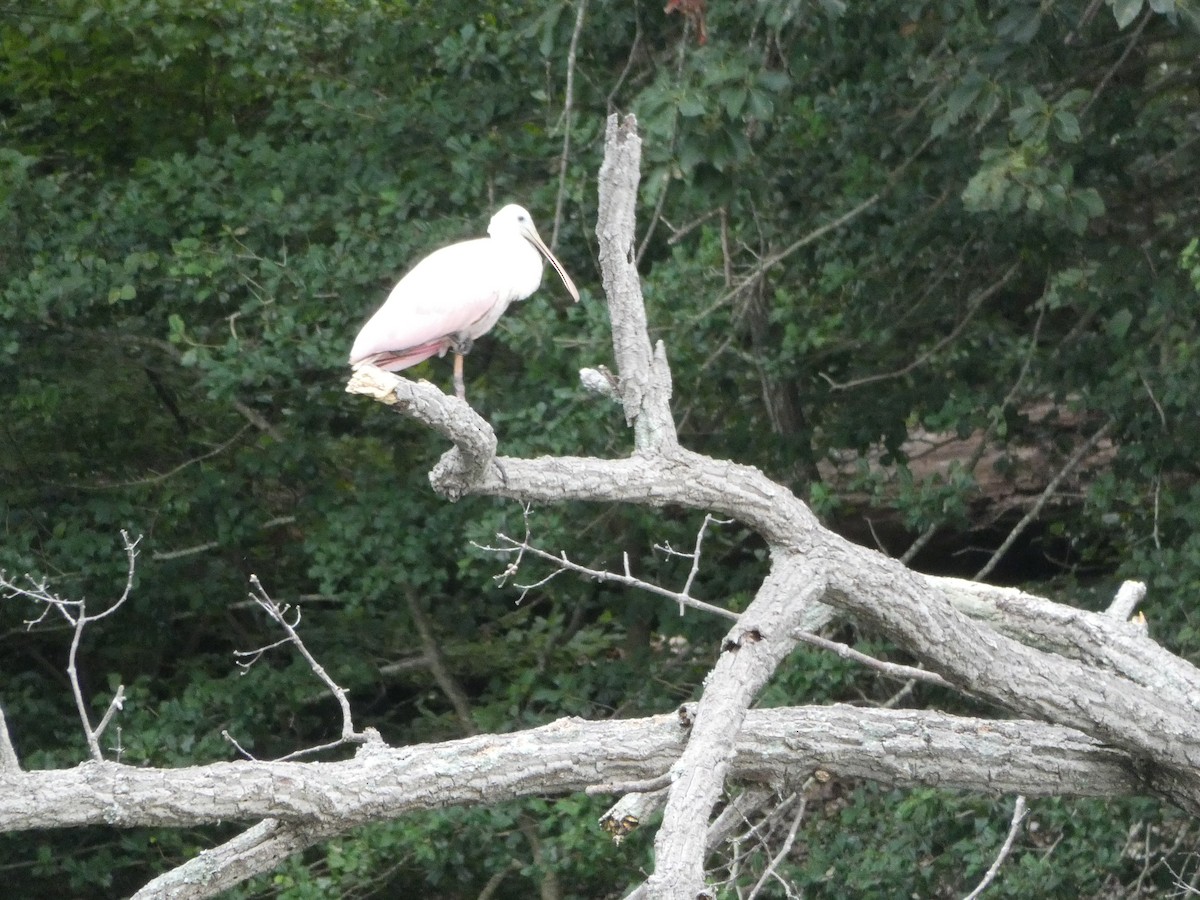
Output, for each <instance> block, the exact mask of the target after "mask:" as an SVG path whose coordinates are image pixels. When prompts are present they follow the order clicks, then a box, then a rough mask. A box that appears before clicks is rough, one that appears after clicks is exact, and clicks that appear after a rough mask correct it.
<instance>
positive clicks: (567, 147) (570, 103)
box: [550, 0, 587, 250]
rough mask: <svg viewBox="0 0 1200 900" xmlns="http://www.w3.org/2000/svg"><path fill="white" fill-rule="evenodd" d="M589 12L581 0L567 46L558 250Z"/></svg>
mask: <svg viewBox="0 0 1200 900" xmlns="http://www.w3.org/2000/svg"><path fill="white" fill-rule="evenodd" d="M586 12H587V0H579V8H578V10H577V11H576V13H575V28H574V30H573V31H572V32H571V44H570V46H569V47H568V48H567V87H566V96H565V97H564V98H563V111H562V119H561V121H562V127H563V146H562V155H561V156H560V157H559V160H558V197H557V199H556V200H555V201H554V229H553V231H552V232H551V233H550V249H551V250H558V231H559V228H560V227H561V226H562V214H563V200H564V199H565V197H566V193H567V164H568V163H569V162H570V160H571V114H572V112H573V111H574V110H573V107H574V104H575V55H576V53H577V52H578V50H579V35H580V33H582V31H583V17H584V14H585V13H586Z"/></svg>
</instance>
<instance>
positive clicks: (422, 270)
mask: <svg viewBox="0 0 1200 900" xmlns="http://www.w3.org/2000/svg"><path fill="white" fill-rule="evenodd" d="M542 256H545V257H546V259H548V260H549V261H550V265H552V266H554V270H555V271H556V272H558V275H559V277H560V278H561V279H562V282H563V284H564V285H565V286H566V288H567V291H568V292H569V293H570V295H571V296H572V297H573V298H574V299H575V301H576V302H578V300H579V291H578V290H577V289H576V287H575V283H574V282H572V281H571V278H570V276H568V275H567V273H566V271H565V270H564V269H563V267H562V264H561V263H560V262H559V261H558V260H557V259H555V257H554V254H553V253H551V252H550V250H549V248H548V247H547V246H546V245H545V244H544V243H542V239H541V237H540V236H539V235H538V231H537V228H536V227H534V224H533V219H532V217H530V215H529V213H528V212H527V211H526V210H525V209H524V208H523V207H520V206H517V205H516V204H515V203H514V204H509V205H508V206H506V207H504V208H503V209H501V210H500V211H499V212H498V213H496V214H495V215H494V216H492V221H491V222H490V223H489V224H488V236H487V237H485V238H477V239H475V240H472V241H462V242H460V243H457V244H451V245H450V246H449V247H443V248H442V249H440V250H435V251H434V252H433V253H431V254H429V255H428V256H427V257H425V258H424V259H423V260H421V261H420V262H419V263H417V264H416V265H415V266H413V268H412V270H411V271H410V272H409V273H408V274H407V275H405V276H404V277H403V278H401V279H400V283H399V284H397V285H396V286H395V287H394V288H392V292H391V294H389V295H388V298H387V300H386V301H385V302H384V304H383V306H381V307H380V308H379V311H378V312H376V313H375V315H373V316H371V318H370V319H369V320H368V321H367V324H366V325H364V326H363V327H362V330H361V331H360V332H359V333H358V337H357V338H355V340H354V347H353V348H351V350H350V365H352V366H355V367H358V366H360V365H368V364H369V365H373V366H378V367H379V368H381V369H386V370H388V371H389V372H398V371H399V370H401V369H407V368H408V367H409V366H415V365H416V364H417V363H419V362H421V361H422V360H426V359H429V357H431V356H435V355H436V356H444V355H445V353H446V351H447V350H450V351H453V353H454V392H455V393H456V394H457V395H458V397H459V399H463V400H465V399H466V388H465V386H464V384H463V356H464V355H465V354H467V353H469V352H470V350H471V345H472V344H473V343H474V341H475V339H476V338H479V337H482V336H483V335H485V334H487V333H488V332H489V331H491V330H492V327H493V326H494V325H495V324H496V322H497V321H499V319H500V316H502V315H503V314H504V310H506V309H507V308H508V305H509V304H510V303H512V302H513V301H514V300H524V299H525V298H526V297H528V296H529V295H530V294H532V293H533V292H534V291H536V290H537V289H538V286H539V285H540V284H541V283H542Z"/></svg>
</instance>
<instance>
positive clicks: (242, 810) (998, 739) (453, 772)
mask: <svg viewBox="0 0 1200 900" xmlns="http://www.w3.org/2000/svg"><path fill="white" fill-rule="evenodd" d="M726 655H727V656H728V655H730V654H726ZM703 714H704V712H703V710H702V709H701V710H700V711H699V715H703ZM742 718H743V720H744V721H743V727H742V729H741V731H740V733H739V734H738V735H737V737H736V739H735V740H734V741H733V742H732V743H731V744H730V748H729V755H728V757H727V759H726V761H725V762H724V763H723V766H724V767H725V768H727V769H728V771H729V773H730V774H731V775H732V776H733V777H736V778H738V779H742V780H749V781H752V782H754V783H757V784H760V785H761V784H765V785H772V786H779V785H784V784H794V785H799V784H801V783H803V782H804V780H806V779H807V778H808V777H809V775H810V774H811V773H812V772H813V771H814V770H816V769H821V770H823V771H826V772H829V773H831V774H832V775H835V776H839V777H844V778H864V779H869V780H872V781H875V782H878V783H880V784H884V785H892V786H897V787H914V786H940V787H942V788H947V789H963V790H971V791H977V792H980V793H983V794H987V795H1000V794H1005V793H1024V794H1027V795H1028V796H1030V797H1044V796H1118V795H1120V796H1124V795H1130V794H1135V793H1138V792H1144V791H1146V790H1151V791H1156V792H1159V793H1160V794H1161V793H1162V791H1163V790H1164V789H1167V788H1169V780H1170V773H1162V772H1159V771H1155V770H1154V769H1153V767H1150V768H1149V769H1145V770H1143V769H1142V768H1138V769H1137V770H1136V771H1135V767H1134V766H1133V765H1132V764H1131V763H1130V761H1129V758H1128V757H1127V756H1126V755H1125V754H1123V753H1121V752H1120V751H1118V750H1116V749H1114V748H1112V747H1110V746H1106V745H1104V744H1102V743H1101V742H1099V741H1096V740H1094V739H1092V738H1089V737H1087V736H1086V735H1084V734H1081V733H1080V732H1078V731H1075V730H1073V729H1069V728H1062V727H1060V726H1055V725H1046V724H1044V723H1041V722H1035V721H1031V720H1021V719H1018V720H993V719H982V718H973V717H967V716H962V717H959V716H948V715H945V714H943V713H937V712H927V711H923V710H878V709H867V708H862V707H853V706H827V707H808V708H796V709H778V708H777V709H760V710H750V711H749V712H747V713H745V714H744V716H743V717H742ZM700 723H701V722H700V720H699V719H698V720H697V724H700ZM688 738H689V735H688V732H687V730H686V729H684V728H682V727H681V726H680V722H679V718H678V716H676V715H674V714H665V715H660V716H650V717H646V718H641V719H619V720H608V721H601V722H589V721H584V720H580V719H562V720H560V721H558V722H554V723H552V724H550V725H545V726H542V727H540V728H533V729H529V730H527V731H520V732H515V733H511V734H500V735H478V736H475V737H469V738H463V739H461V740H457V741H449V742H444V743H439V744H421V745H414V746H409V747H397V748H389V747H386V746H384V745H383V744H382V743H381V742H377V743H371V744H367V745H365V746H364V747H363V748H361V749H360V750H359V751H358V753H357V755H356V756H355V757H354V758H353V759H349V760H342V761H338V762H322V763H303V762H247V761H238V762H222V763H214V764H211V765H206V766H194V767H188V768H180V769H157V768H149V767H141V766H125V765H118V764H115V763H108V762H106V763H103V764H99V765H97V764H96V763H94V762H88V763H85V764H83V765H80V766H76V767H75V768H72V769H53V770H40V771H34V772H28V771H19V772H18V771H11V770H4V771H0V833H2V832H11V831H17V830H25V829H35V828H68V827H76V826H82V825H96V824H107V825H109V826H115V827H120V828H131V827H141V826H155V827H157V826H169V827H190V826H194V825H201V824H211V823H214V822H220V821H227V822H228V821H233V822H237V821H258V820H261V819H265V818H276V819H279V820H280V821H286V822H293V823H297V824H301V825H306V826H312V827H316V826H317V824H318V823H321V824H322V825H324V824H329V825H330V826H331V827H334V826H336V828H337V830H345V829H347V828H352V827H356V826H358V825H362V824H366V823H368V822H377V821H386V820H390V819H394V818H396V817H398V816H402V815H404V814H406V813H409V812H413V811H416V810H424V809H434V808H441V807H444V806H450V805H477V804H490V803H497V802H501V801H504V800H511V799H513V798H516V797H523V796H536V795H545V794H563V793H574V792H577V791H583V790H585V789H586V788H587V787H588V786H589V785H592V784H596V783H597V782H607V783H619V782H634V781H640V780H647V779H651V778H655V777H657V776H659V775H661V774H662V773H664V772H667V771H669V770H671V769H672V768H677V767H675V766H674V764H675V762H676V761H677V760H678V759H679V757H680V753H681V751H683V749H684V746H685V743H686V742H687V741H688ZM1139 776H1144V777H1146V778H1148V779H1150V780H1149V781H1143V780H1142V778H1141V777H1139ZM689 780H692V779H691V778H683V779H682V780H679V779H676V780H675V781H674V782H673V785H672V790H673V791H675V790H686V789H687V787H686V782H688V781H689ZM231 786H236V790H231V789H230V787H231ZM704 825H705V827H707V822H705V823H704ZM703 832H704V829H703V828H702V829H701V833H702V834H703Z"/></svg>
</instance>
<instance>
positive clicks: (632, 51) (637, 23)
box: [604, 0, 642, 116]
mask: <svg viewBox="0 0 1200 900" xmlns="http://www.w3.org/2000/svg"><path fill="white" fill-rule="evenodd" d="M641 43H642V16H641V7H640V6H639V4H638V2H637V0H634V3H633V43H631V44H630V45H629V56H628V57H626V59H625V68H623V69H622V70H621V74H620V75H618V76H617V80H616V83H615V84H613V86H612V90H610V91H609V92H608V97H607V98H606V99H605V101H604V108H605V110H606V111H607V113H608V115H610V116H611V115H612V114H613V113H615V112H616V111H617V110H616V107H615V106H614V104H613V100H614V98H615V97H616V96H617V91H619V90H620V89H621V85H623V84H624V83H625V79H626V78H628V77H629V70H630V69H632V68H633V61H634V59H636V58H637V52H638V48H639V46H640V45H641Z"/></svg>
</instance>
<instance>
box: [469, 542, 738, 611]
mask: <svg viewBox="0 0 1200 900" xmlns="http://www.w3.org/2000/svg"><path fill="white" fill-rule="evenodd" d="M496 537H497V538H498V539H499V540H501V541H506V542H507V543H508V546H507V547H484V546H481V545H479V544H476V545H475V546H477V547H479V549H481V550H487V551H489V552H492V553H517V554H518V563H514V564H512V565H509V566H508V567H506V568H505V570H504V572H503V573H501V574H500V575H498V576H496V577H497V578H508V577H509V576H510V575H514V574H516V568H515V567H516V565H517V564H519V560H520V559H521V558H522V557H523V556H524V555H525V554H526V553H528V554H530V555H531V556H535V557H537V558H538V559H543V560H546V561H547V562H550V563H553V564H554V565H555V566H556V567H557V568H556V569H555V571H553V572H551V573H550V574H549V575H547V576H546V577H545V578H543V579H542V580H541V581H536V582H533V583H532V584H518V585H516V586H517V587H518V588H520V589H521V590H522V591H523V593H522V594H521V597H522V599H523V598H524V597H525V594H526V593H528V592H529V591H531V590H533V589H535V588H539V587H541V586H542V585H544V584H546V583H547V582H548V581H549V580H550V579H551V578H554V577H555V576H556V575H559V574H561V573H562V572H574V573H575V574H577V575H584V576H586V577H588V578H591V579H592V580H593V581H599V582H603V583H613V584H620V585H624V586H625V587H632V588H637V589H639V590H643V591H647V592H648V593H651V594H657V595H659V596H660V597H667V598H668V599H670V600H674V601H675V602H676V603H678V604H679V607H680V612H681V613H682V612H683V607H685V606H687V607H690V608H692V609H696V610H700V611H701V612H706V613H711V614H712V615H714V616H721V617H722V618H725V619H732V620H733V621H735V622H736V621H737V619H738V614H737V613H735V612H733V611H732V610H728V609H725V608H724V607H721V606H715V605H713V604H712V603H705V602H704V601H703V600H697V599H696V598H695V597H692V596H691V595H689V594H688V593H687V592H686V588H685V590H684V591H683V592H679V591H672V590H668V589H667V588H664V587H660V586H659V585H657V584H654V583H653V582H650V581H643V580H642V579H640V578H634V577H633V576H632V575H629V574H625V575H619V574H617V573H616V572H609V571H607V570H605V569H592V568H589V567H587V566H583V565H580V564H579V563H576V562H572V561H571V560H570V559H569V558H568V557H567V554H566V553H560V554H559V555H557V556H555V555H554V554H553V553H547V552H546V551H545V550H542V549H541V548H539V547H535V546H533V545H532V544H530V543H529V538H528V535H526V538H525V540H523V541H517V540H514V539H513V538H510V537H509V536H508V535H506V534H497V535H496ZM690 584H691V579H690V578H689V579H688V585H689V586H690Z"/></svg>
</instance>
